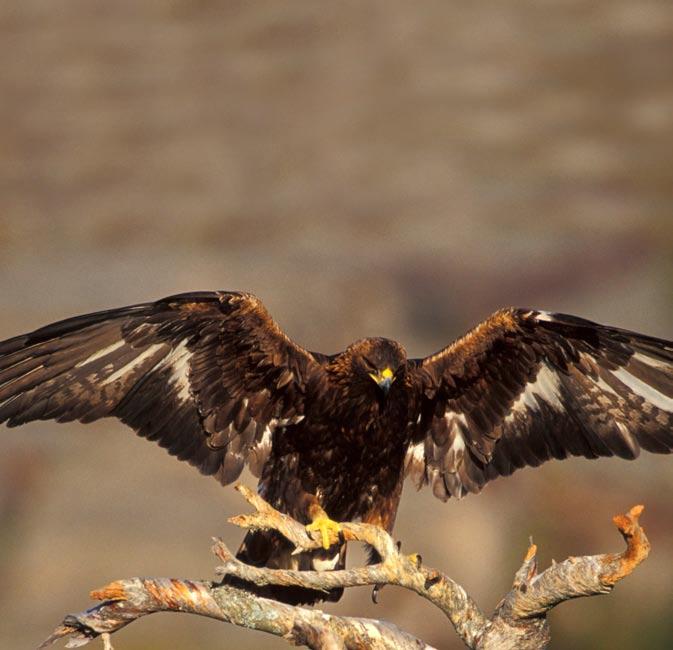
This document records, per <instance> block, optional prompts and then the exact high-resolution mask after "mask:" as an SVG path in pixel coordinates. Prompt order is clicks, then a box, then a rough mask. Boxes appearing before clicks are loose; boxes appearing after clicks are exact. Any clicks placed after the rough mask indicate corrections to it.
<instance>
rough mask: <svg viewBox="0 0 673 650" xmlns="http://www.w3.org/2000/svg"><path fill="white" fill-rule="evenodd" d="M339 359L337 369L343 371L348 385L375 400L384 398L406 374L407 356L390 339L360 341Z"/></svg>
mask: <svg viewBox="0 0 673 650" xmlns="http://www.w3.org/2000/svg"><path fill="white" fill-rule="evenodd" d="M340 356H341V357H342V359H341V364H340V365H341V368H342V369H343V370H346V372H347V375H348V377H349V379H350V382H351V383H352V384H353V385H356V386H358V387H359V389H361V390H363V391H365V393H368V394H371V395H372V396H373V397H376V398H378V399H379V400H385V399H386V398H387V396H388V393H389V392H390V390H391V389H392V387H393V385H394V384H395V382H397V381H400V379H402V377H403V376H404V374H405V372H406V366H407V353H406V351H405V350H404V348H403V347H402V346H401V345H400V344H399V343H397V342H395V341H391V340H390V339H384V338H369V339H361V340H360V341H356V342H355V343H353V344H352V345H350V346H349V347H348V348H347V349H346V351H345V352H344V353H343V355H340Z"/></svg>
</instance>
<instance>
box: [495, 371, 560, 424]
mask: <svg viewBox="0 0 673 650" xmlns="http://www.w3.org/2000/svg"><path fill="white" fill-rule="evenodd" d="M560 388H561V379H560V377H559V376H558V374H557V373H555V372H554V371H553V370H552V369H551V368H550V367H549V366H548V365H547V364H546V363H545V364H542V365H541V366H540V369H539V370H538V373H537V375H536V376H535V380H534V381H532V382H529V383H527V384H526V386H525V388H524V390H523V392H522V393H521V394H520V395H519V397H517V399H516V401H515V402H514V403H513V404H512V409H511V412H510V413H509V414H508V415H507V417H506V418H505V423H509V422H511V421H512V420H513V419H514V418H515V417H516V414H517V413H525V412H526V411H527V410H530V411H535V412H537V411H539V410H540V403H539V401H538V398H539V399H541V400H544V401H545V402H546V403H547V404H549V406H551V407H552V408H553V409H555V410H556V411H563V410H564V406H563V402H562V401H561V393H560Z"/></svg>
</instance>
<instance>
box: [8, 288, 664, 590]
mask: <svg viewBox="0 0 673 650" xmlns="http://www.w3.org/2000/svg"><path fill="white" fill-rule="evenodd" d="M106 416H116V417H118V418H119V419H120V420H121V421H122V422H124V423H126V424H128V425H129V426H130V427H132V428H133V429H135V431H136V432H137V433H138V434H140V435H141V436H144V437H145V438H148V439H149V440H156V441H157V442H158V443H159V444H160V445H161V446H162V447H165V448H166V449H167V450H168V451H169V453H171V454H173V455H174V456H177V457H178V458H179V459H180V460H186V461H188V462H189V463H191V464H192V465H194V466H195V467H197V468H198V469H199V470H200V471H201V472H202V473H203V474H208V475H212V476H214V477H215V478H216V479H217V480H218V481H220V482H221V483H222V484H227V483H230V482H231V481H233V480H235V479H236V478H237V477H238V476H239V474H240V473H241V471H242V469H243V467H244V465H245V464H246V463H247V464H248V465H249V467H250V469H251V470H252V472H253V473H254V474H256V475H257V476H259V477H260V481H259V492H260V493H261V495H262V496H263V497H264V498H265V499H266V500H267V501H269V502H270V503H271V504H272V505H274V506H275V507H276V508H278V509H279V510H281V511H283V512H286V513H288V514H290V515H291V516H292V517H294V518H296V519H298V520H299V521H302V522H304V523H305V524H307V526H308V528H309V529H311V530H318V531H320V533H321V535H322V539H323V546H324V548H323V549H319V550H317V551H314V552H311V553H302V554H299V555H292V554H291V551H292V549H291V548H290V547H289V545H288V544H287V542H285V541H284V540H283V539H282V538H280V536H279V535H277V534H274V533H269V532H251V533H249V534H248V535H247V536H246V538H245V540H244V542H243V545H242V546H241V549H240V551H239V557H241V558H242V559H243V560H245V561H247V562H250V563H252V564H255V565H259V566H269V567H276V568H281V567H292V568H295V569H312V568H315V569H337V568H340V567H343V566H344V561H345V547H344V546H343V545H342V544H340V543H339V538H338V530H339V527H338V525H337V524H336V523H335V522H336V521H350V520H353V519H356V518H359V519H361V520H362V521H365V522H370V523H375V524H378V525H380V526H382V527H384V528H385V529H386V530H387V531H389V532H390V531H391V530H392V527H393V523H394V521H395V514H396V512H397V507H398V504H399V500H400V495H401V492H402V483H403V480H404V477H405V476H409V477H410V478H411V480H412V481H413V482H414V484H415V485H416V486H417V487H418V488H420V487H421V486H423V485H430V486H431V487H432V491H433V493H434V494H435V496H437V497H439V498H440V499H442V500H446V499H448V498H449V497H450V496H455V497H461V496H463V495H465V494H467V493H470V492H472V493H476V492H479V491H480V490H481V489H482V487H483V486H484V485H485V484H486V483H487V482H488V481H490V480H492V479H494V478H496V477H497V476H506V475H509V474H511V473H512V472H513V471H514V470H516V469H518V468H520V467H523V466H524V465H532V466H537V465H540V464H541V463H543V462H544V461H546V460H549V459H551V458H559V459H561V458H565V457H567V456H585V457H587V458H596V457H598V456H612V455H615V456H620V457H622V458H628V459H632V458H635V457H636V456H638V454H639V452H640V449H641V448H643V449H645V450H647V451H651V452H655V453H670V452H671V450H673V427H672V425H673V342H669V341H664V340H661V339H657V338H653V337H650V336H645V335H642V334H637V333H634V332H629V331H626V330H623V329H618V328H614V327H606V326H602V325H598V324H596V323H592V322H590V321H587V320H583V319H581V318H577V317H575V316H567V315H563V314H554V313H549V312H544V311H537V310H533V309H514V308H510V309H503V310H500V311H498V312H496V313H495V314H494V315H492V316H491V317H490V318H488V319H487V320H486V321H484V322H483V323H481V324H480V325H478V326H477V327H476V328H475V329H473V330H472V331H470V332H469V333H468V334H466V335H465V336H463V337H462V338H460V339H459V340H457V341H456V342H454V343H452V344H451V345H449V346H448V347H446V348H444V349H443V350H441V351H439V352H437V353H436V354H433V355H431V356H429V357H426V358H425V359H408V358H407V356H406V353H405V350H404V348H403V347H402V346H401V345H400V344H399V343H396V342H395V341H391V340H388V339H384V338H368V339H363V340H360V341H357V342H355V343H353V344H352V345H350V346H349V347H348V348H347V349H346V350H345V351H344V352H341V353H339V354H333V355H326V354H320V353H317V352H309V351H308V350H305V349H304V348H302V347H300V346H298V345H297V344H295V343H293V342H292V341H291V340H290V339H289V338H288V337H287V336H286V335H285V334H284V333H283V332H282V331H281V329H280V328H279V327H278V325H277V324H276V323H275V322H274V321H273V320H272V319H271V317H270V315H269V314H268V312H267V311H266V309H265V308H264V306H263V305H262V304H261V302H260V301H259V300H258V299H257V298H256V297H254V296H253V295H250V294H248V293H236V292H199V293H188V294H182V295H177V296H172V297H169V298H165V299H163V300H159V301H157V302H153V303H145V304H140V305H134V306H131V307H124V308H121V309H113V310H109V311H102V312H98V313H95V314H90V315H86V316H78V317H75V318H71V319H68V320H64V321H61V322H58V323H55V324H52V325H48V326H46V327H43V328H41V329H38V330H36V331H34V332H32V333H30V334H25V335H22V336H18V337H16V338H13V339H10V340H8V341H5V342H3V343H0V423H2V422H7V424H8V425H9V426H16V425H20V424H23V423H24V422H29V421H31V420H47V419H55V420H57V421H59V422H67V421H70V420H79V421H80V422H91V421H92V420H96V419H98V418H102V417H106ZM340 594H341V591H340V590H335V591H334V592H332V593H330V594H328V595H327V596H326V595H325V594H321V593H318V592H312V591H309V590H300V589H289V590H288V589H287V588H286V589H279V588H277V589H275V590H271V595H274V596H276V597H280V598H281V599H283V600H286V601H288V602H311V601H315V600H318V599H320V598H325V597H328V598H330V599H332V600H336V599H338V597H339V596H340Z"/></svg>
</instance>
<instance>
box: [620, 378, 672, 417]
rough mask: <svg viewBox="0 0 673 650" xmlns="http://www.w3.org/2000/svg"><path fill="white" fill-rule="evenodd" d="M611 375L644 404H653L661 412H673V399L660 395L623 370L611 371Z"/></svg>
mask: <svg viewBox="0 0 673 650" xmlns="http://www.w3.org/2000/svg"><path fill="white" fill-rule="evenodd" d="M612 374H613V375H614V376H615V377H616V378H617V379H619V381H621V382H622V384H624V385H625V386H628V387H629V388H630V389H631V390H632V391H633V392H634V393H635V394H636V395H640V397H642V398H643V399H644V400H645V401H646V402H649V403H650V404H653V405H654V406H656V407H657V408H660V409H661V410H662V411H673V399H671V398H670V397H668V396H667V395H664V394H663V393H660V392H659V391H658V390H657V389H656V388H653V387H652V386H649V385H648V384H646V383H645V382H644V381H641V380H640V379H638V377H634V376H633V375H632V374H631V373H629V372H628V371H626V370H625V369H624V368H619V370H613V371H612Z"/></svg>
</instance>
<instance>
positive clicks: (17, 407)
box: [0, 292, 324, 484]
mask: <svg viewBox="0 0 673 650" xmlns="http://www.w3.org/2000/svg"><path fill="white" fill-rule="evenodd" d="M323 380H324V375H323V372H322V367H321V365H320V363H319V362H318V360H317V358H316V357H314V356H313V355H312V354H311V353H310V352H307V351H306V350H304V349H303V348H300V347H299V346H297V345H295V344H294V343H293V342H292V341H290V339H288V338H287V336H285V334H283V332H282V331H281V330H280V328H279V327H278V326H277V325H276V323H275V322H274V321H273V320H272V319H271V317H270V316H269V314H268V312H267V311H266V309H265V308H264V307H263V305H262V304H261V302H260V301H259V300H258V299H257V298H255V297H254V296H252V295H250V294H245V293H230V292H201V293H190V294H182V295H178V296H172V297H169V298H165V299H163V300H159V301H157V302H154V303H146V304H141V305H135V306H131V307H124V308H121V309H113V310H109V311H104V312H98V313H95V314H90V315H86V316H78V317H75V318H71V319H68V320H65V321H61V322H59V323H54V324H52V325H48V326H46V327H43V328H41V329H38V330H36V331H35V332H32V333H30V334H25V335H23V336H18V337H15V338H13V339H9V340H8V341H4V342H2V343H0V423H2V422H7V424H8V425H9V426H17V425H20V424H23V423H24V422H29V421H31V420H49V419H54V420H57V421H59V422H67V421H70V420H79V421H80V422H90V421H93V420H97V419H99V418H102V417H106V416H116V417H118V418H119V419H120V420H122V421H123V422H125V423H126V424H128V425H129V426H131V427H132V428H133V429H135V430H136V432H137V433H138V434H140V435H141V436H144V437H145V438H148V439H150V440H156V441H157V442H158V443H159V444H160V445H161V446H162V447H165V448H167V449H168V451H169V452H170V453H171V454H173V455H175V456H177V457H178V458H179V459H181V460H187V461H188V462H189V463H191V464H192V465H194V466H195V467H197V468H198V469H199V470H200V471H201V472H203V473H204V474H209V475H214V476H215V477H216V478H217V479H218V480H219V481H220V482H221V483H223V484H226V483H229V482H230V481H233V480H234V479H236V478H237V477H238V475H239V474H240V473H241V470H242V469H243V465H244V463H245V462H246V461H247V462H248V463H249V464H250V466H251V469H252V470H253V471H254V472H255V473H259V472H260V471H261V467H262V466H263V464H264V462H265V461H266V458H267V457H268V453H269V450H270V446H271V442H272V433H273V431H274V429H275V428H276V427H278V426H283V425H287V424H291V423H296V422H298V421H299V420H301V418H302V417H303V413H304V401H305V396H306V390H307V386H308V384H309V383H310V382H320V381H323Z"/></svg>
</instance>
